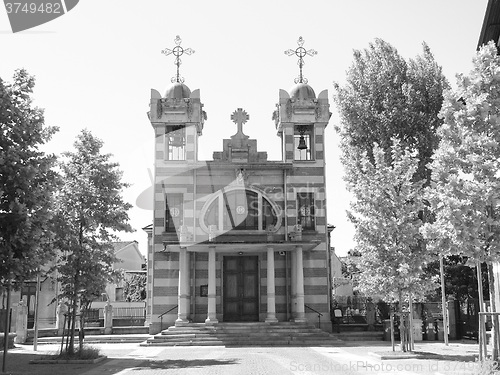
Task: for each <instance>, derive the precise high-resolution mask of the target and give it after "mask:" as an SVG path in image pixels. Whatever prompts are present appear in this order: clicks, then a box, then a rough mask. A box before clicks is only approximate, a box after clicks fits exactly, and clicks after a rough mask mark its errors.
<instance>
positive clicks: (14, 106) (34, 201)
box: [0, 69, 57, 287]
mask: <svg viewBox="0 0 500 375" xmlns="http://www.w3.org/2000/svg"><path fill="white" fill-rule="evenodd" d="M13 78H14V79H13V83H11V84H9V83H7V82H5V81H3V80H2V79H0V248H1V249H2V251H0V275H1V278H0V282H1V285H0V286H2V287H6V286H7V284H9V285H10V284H11V282H12V281H14V287H20V285H21V283H22V281H23V280H26V279H30V278H32V277H33V276H34V274H35V272H37V270H38V269H39V268H40V267H41V266H43V265H44V264H45V263H46V262H47V261H48V260H49V259H50V257H51V255H52V252H51V247H50V246H48V244H49V242H50V240H51V238H52V231H51V227H50V220H51V217H52V213H53V212H52V208H53V194H54V190H55V188H56V187H57V174H56V172H54V170H53V166H54V164H55V160H56V159H55V156H53V155H45V154H44V153H43V152H42V151H40V150H39V147H40V146H42V145H43V144H44V143H46V142H47V141H49V140H50V138H51V136H52V135H53V134H54V133H55V132H56V131H57V128H55V127H50V126H46V125H45V120H44V116H43V110H41V109H39V108H37V107H33V103H32V98H31V94H32V92H33V88H34V86H35V79H34V78H33V77H32V76H30V75H29V74H28V73H27V72H26V71H25V70H22V69H21V70H17V71H16V72H15V74H14V77H13Z"/></svg>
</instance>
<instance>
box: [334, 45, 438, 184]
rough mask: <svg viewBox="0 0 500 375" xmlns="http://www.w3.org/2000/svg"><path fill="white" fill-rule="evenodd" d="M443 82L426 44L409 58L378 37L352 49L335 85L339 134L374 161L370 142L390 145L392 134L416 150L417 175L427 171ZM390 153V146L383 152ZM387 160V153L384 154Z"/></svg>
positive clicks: (435, 138) (422, 176) (427, 172)
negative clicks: (348, 63)
mask: <svg viewBox="0 0 500 375" xmlns="http://www.w3.org/2000/svg"><path fill="white" fill-rule="evenodd" d="M447 87H448V83H447V81H446V78H445V77H444V75H443V73H442V68H441V66H439V65H438V64H437V62H436V61H435V60H434V56H433V55H432V53H431V51H430V49H429V47H428V46H427V44H425V43H424V44H423V52H422V55H419V56H417V57H416V58H415V59H409V60H408V62H406V61H405V59H403V58H402V57H401V56H400V55H399V53H398V51H397V50H396V49H395V48H394V47H393V46H392V45H390V44H389V43H387V42H385V41H383V40H382V39H375V41H374V42H373V43H370V44H369V47H368V48H367V49H364V50H363V51H359V50H356V51H354V61H353V63H352V65H351V67H350V68H349V70H348V71H347V77H346V84H345V85H343V86H340V85H338V84H336V85H335V89H336V93H335V96H334V99H335V102H336V104H337V106H338V108H339V112H340V117H341V127H340V128H339V129H338V131H339V132H340V135H341V137H342V139H343V140H344V141H345V142H347V143H348V144H349V145H350V146H353V147H355V148H356V149H357V150H358V152H363V151H366V152H367V154H368V157H369V158H370V159H371V160H372V161H373V151H372V150H373V144H374V143H375V142H376V143H377V144H378V145H379V146H380V147H381V148H382V149H383V150H385V151H390V148H391V145H392V141H391V139H392V137H396V138H397V139H399V140H400V141H401V142H402V144H403V146H408V147H410V148H412V149H416V150H418V156H419V164H418V169H417V174H418V177H417V178H418V179H421V178H426V179H428V178H429V177H430V172H429V171H428V170H427V168H426V165H427V164H428V163H429V162H430V157H431V155H432V152H433V150H434V149H435V148H436V146H437V144H438V139H437V136H436V129H437V128H438V127H439V125H441V123H442V120H441V119H439V118H438V113H439V110H440V109H441V105H442V102H443V89H445V88H447ZM386 155H387V156H386V157H387V158H390V152H387V153H386ZM388 160H389V159H388Z"/></svg>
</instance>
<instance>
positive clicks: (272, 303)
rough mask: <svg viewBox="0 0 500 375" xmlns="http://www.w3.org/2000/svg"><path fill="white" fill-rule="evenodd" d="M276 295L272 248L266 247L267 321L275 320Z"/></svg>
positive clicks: (272, 321)
mask: <svg viewBox="0 0 500 375" xmlns="http://www.w3.org/2000/svg"><path fill="white" fill-rule="evenodd" d="M277 321H278V319H276V295H275V286H274V249H273V248H272V247H271V246H268V247H267V317H266V322H267V323H274V322H277Z"/></svg>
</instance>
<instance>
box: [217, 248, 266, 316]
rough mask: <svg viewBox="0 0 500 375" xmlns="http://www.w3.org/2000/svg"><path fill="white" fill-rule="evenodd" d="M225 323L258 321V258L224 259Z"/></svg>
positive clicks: (230, 257)
mask: <svg viewBox="0 0 500 375" xmlns="http://www.w3.org/2000/svg"><path fill="white" fill-rule="evenodd" d="M223 275H224V276H223V277H224V289H223V296H224V301H223V306H224V308H223V313H224V321H225V322H256V321H259V257H258V256H225V257H224V269H223Z"/></svg>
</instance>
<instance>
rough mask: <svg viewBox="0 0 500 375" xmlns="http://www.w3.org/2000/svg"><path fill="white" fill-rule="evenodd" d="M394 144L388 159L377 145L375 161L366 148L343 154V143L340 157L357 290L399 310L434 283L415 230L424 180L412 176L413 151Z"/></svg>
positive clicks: (404, 346)
mask: <svg viewBox="0 0 500 375" xmlns="http://www.w3.org/2000/svg"><path fill="white" fill-rule="evenodd" d="M393 142H394V143H393V145H392V146H391V153H390V158H388V157H387V155H386V152H384V150H383V149H382V148H381V147H379V146H378V145H377V144H375V145H374V148H373V158H374V161H373V162H372V161H371V160H370V158H369V157H368V155H367V152H366V151H365V152H364V153H363V154H362V155H360V156H359V159H355V158H347V157H345V155H349V154H350V153H349V152H348V150H346V149H345V147H349V146H347V145H345V144H344V145H343V147H344V150H343V151H344V152H343V154H344V160H343V161H344V163H345V166H346V169H347V170H348V171H349V172H350V173H347V175H346V177H345V179H346V181H347V188H348V190H349V191H350V192H351V193H352V195H353V197H354V199H353V201H352V202H351V210H350V211H349V217H350V219H351V221H352V222H353V223H354V226H355V229H356V235H355V240H356V250H357V251H359V253H360V254H361V256H360V257H358V259H357V262H356V263H357V266H358V267H359V270H360V273H359V274H358V276H357V282H358V288H359V289H360V291H361V292H363V293H365V294H367V295H380V296H382V297H383V298H384V300H386V301H392V302H400V303H399V308H400V313H402V312H403V311H402V305H403V302H405V301H411V300H412V299H413V298H414V297H417V298H422V297H423V296H424V295H425V293H426V292H427V291H429V290H431V289H435V288H436V285H435V280H434V279H433V278H427V277H425V276H426V275H425V274H424V270H425V267H426V266H427V264H428V262H430V261H431V260H432V259H431V257H429V255H428V254H427V251H426V248H425V246H423V245H422V241H423V238H422V236H421V235H420V232H419V229H420V227H421V226H422V223H423V222H422V220H421V217H419V212H421V211H422V208H423V199H422V196H423V187H424V184H425V180H423V179H422V180H415V178H414V175H415V173H416V171H417V168H418V161H419V160H418V157H417V153H416V151H410V150H409V149H407V148H403V147H402V146H401V144H400V142H399V141H398V140H397V139H396V138H393ZM353 159H354V160H353ZM388 159H389V161H388ZM358 166H360V168H358ZM402 322H403V320H402ZM405 324H407V323H405ZM400 329H401V333H402V334H401V349H402V350H404V351H406V350H407V349H408V347H407V346H408V341H407V339H406V338H405V335H404V334H403V333H404V332H406V331H405V330H404V329H403V328H402V327H401V326H400Z"/></svg>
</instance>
